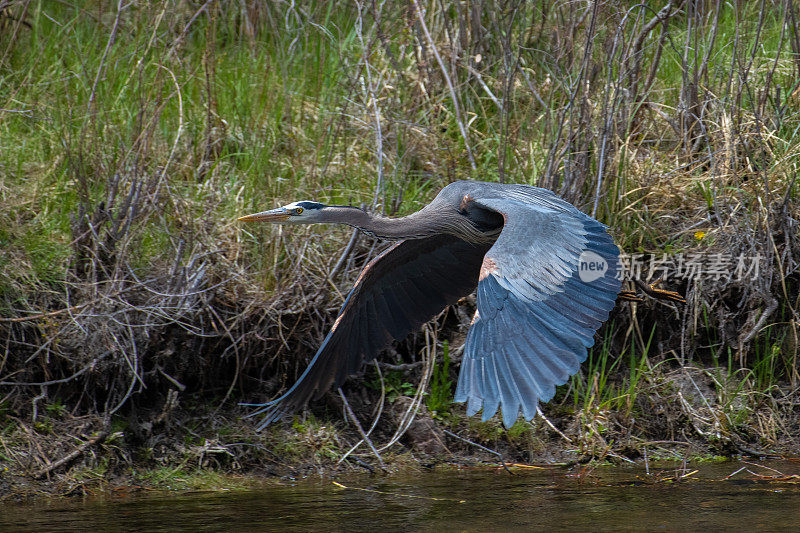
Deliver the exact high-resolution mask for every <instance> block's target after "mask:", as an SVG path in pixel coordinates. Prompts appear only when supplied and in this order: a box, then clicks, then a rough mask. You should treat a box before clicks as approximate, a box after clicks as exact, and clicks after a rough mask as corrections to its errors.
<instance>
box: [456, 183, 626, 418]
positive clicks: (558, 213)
mask: <svg viewBox="0 0 800 533" xmlns="http://www.w3.org/2000/svg"><path fill="white" fill-rule="evenodd" d="M537 191H539V190H537ZM537 194H545V193H541V192H537ZM554 198H555V197H554ZM551 200H552V199H551ZM474 201H475V202H477V203H478V204H479V205H481V206H482V207H484V208H486V209H493V210H495V211H497V212H499V213H502V214H503V215H504V217H505V219H506V225H505V226H504V228H503V231H502V232H501V234H500V237H499V238H498V240H497V242H496V243H495V245H494V246H493V247H492V248H491V249H490V250H489V251H488V252H487V254H486V260H485V261H484V267H485V269H486V272H485V273H484V274H483V276H482V279H481V281H480V282H479V283H478V290H477V296H478V315H477V318H476V320H475V321H474V323H473V325H472V327H471V328H470V331H469V333H468V335H467V342H466V346H465V348H464V357H463V361H462V372H461V374H460V375H459V381H458V387H457V390H456V397H455V401H456V402H465V401H466V402H467V413H468V414H470V415H471V414H475V413H477V412H478V410H479V409H481V408H482V410H483V413H482V415H483V416H482V418H483V419H484V420H488V419H489V418H491V417H492V416H493V415H494V414H495V413H496V412H497V410H498V408H499V409H500V411H501V414H502V418H503V424H504V425H505V426H506V427H510V426H511V425H513V424H514V422H515V421H516V419H517V417H518V415H519V413H520V410H521V411H522V415H523V416H524V417H525V418H526V419H531V418H533V417H534V416H535V415H536V412H537V410H538V403H539V402H540V401H547V400H550V399H551V398H552V397H553V395H554V394H555V387H556V386H558V385H562V384H564V383H565V382H566V381H567V380H568V379H569V376H571V375H572V374H574V373H576V372H577V371H578V369H579V366H580V363H582V362H583V361H585V360H586V355H587V349H588V348H590V347H591V346H592V345H593V344H594V334H595V332H596V331H597V329H598V328H599V327H600V325H601V324H602V323H603V322H604V321H605V320H606V318H608V314H609V312H610V311H611V309H612V308H613V307H614V304H615V300H616V296H617V294H618V293H619V289H620V281H619V279H617V278H618V276H617V270H618V257H619V249H618V248H617V247H616V245H615V244H614V242H613V240H612V239H611V237H610V235H608V233H607V232H606V230H605V226H604V225H602V224H600V223H599V222H597V221H596V220H594V219H592V218H590V217H588V216H587V215H585V214H583V213H581V212H580V211H578V210H577V209H575V208H574V207H572V206H570V205H569V204H566V203H565V202H563V201H561V200H557V199H556V200H553V204H552V205H549V206H548V208H545V209H543V208H542V206H541V205H539V204H536V203H527V204H526V203H525V202H522V201H514V202H511V204H513V205H510V203H509V202H508V201H507V200H506V199H498V198H489V199H484V198H481V197H479V196H477V195H476V197H475V200H474ZM526 242H528V243H533V244H530V245H529V246H527V247H526V246H525V245H524V243H526ZM583 252H592V253H594V254H596V255H598V256H600V257H601V258H602V259H603V260H604V261H605V262H606V265H607V269H606V271H605V272H604V273H603V274H602V275H600V276H599V277H597V278H596V279H586V280H584V279H582V277H581V271H580V268H581V265H580V262H579V259H580V257H581V254H582V253H583ZM584 274H585V273H584ZM584 277H586V276H584Z"/></svg>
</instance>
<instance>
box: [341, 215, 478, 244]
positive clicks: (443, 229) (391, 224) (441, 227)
mask: <svg viewBox="0 0 800 533" xmlns="http://www.w3.org/2000/svg"><path fill="white" fill-rule="evenodd" d="M329 209H331V210H332V211H331V212H330V218H331V222H336V223H340V224H347V225H348V226H352V227H354V228H358V229H359V230H361V231H362V232H364V233H366V234H368V235H371V236H373V237H378V238H380V239H387V240H394V241H398V240H405V239H424V238H425V237H431V236H433V235H441V234H450V235H454V236H456V237H459V238H462V239H464V240H467V241H471V242H484V241H486V240H487V235H485V234H483V233H482V232H480V231H478V230H477V229H476V228H475V227H474V226H472V224H470V223H469V221H468V220H467V219H466V218H465V217H462V216H460V215H458V213H457V212H453V213H452V214H450V213H448V212H447V211H446V210H437V211H436V212H435V213H431V212H426V209H425V208H423V209H421V210H419V211H417V212H416V213H412V214H410V215H408V216H405V217H399V218H388V217H383V216H380V215H373V214H370V213H367V212H365V211H362V210H361V209H357V208H352V207H332V208H329ZM434 214H435V215H436V216H433V215H434Z"/></svg>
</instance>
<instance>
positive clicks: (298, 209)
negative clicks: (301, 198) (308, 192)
mask: <svg viewBox="0 0 800 533" xmlns="http://www.w3.org/2000/svg"><path fill="white" fill-rule="evenodd" d="M294 212H295V213H297V214H298V215H299V214H300V213H302V212H303V208H302V207H296V208H295V210H294Z"/></svg>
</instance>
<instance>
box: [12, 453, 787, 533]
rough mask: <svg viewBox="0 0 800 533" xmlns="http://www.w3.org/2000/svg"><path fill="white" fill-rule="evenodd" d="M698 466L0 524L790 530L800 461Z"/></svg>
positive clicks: (324, 485)
mask: <svg viewBox="0 0 800 533" xmlns="http://www.w3.org/2000/svg"><path fill="white" fill-rule="evenodd" d="M757 465H761V466H757ZM742 467H745V468H746V469H748V470H749V472H748V471H747V470H742V471H740V472H738V473H735V472H737V470H739V469H740V468H742ZM765 467H771V468H774V469H775V471H773V470H769V469H768V468H765ZM697 469H698V472H697V473H695V474H692V475H690V476H688V477H686V478H684V479H683V480H682V481H678V482H676V481H675V476H676V475H677V476H680V475H681V474H686V473H688V472H690V471H691V470H693V468H689V469H687V470H682V469H679V468H674V467H668V468H663V467H662V468H657V469H655V468H651V469H650V474H649V475H648V474H647V473H646V472H645V470H644V468H640V467H633V468H627V467H600V468H596V469H590V468H586V467H583V468H577V469H572V470H566V469H562V468H558V467H548V468H547V469H542V470H530V469H520V470H515V471H514V475H510V474H509V473H507V472H505V471H502V470H500V471H495V470H491V469H478V470H458V471H436V472H430V473H424V474H419V475H414V476H388V477H368V476H351V477H348V478H343V479H339V482H340V483H342V484H344V485H346V486H347V487H348V488H340V487H338V486H336V485H335V483H334V482H332V481H330V480H324V481H302V482H300V483H298V484H295V485H286V486H275V487H269V488H264V489H258V490H253V491H246V492H227V493H193V494H180V495H172V494H167V495H164V494H159V495H157V496H153V495H149V496H142V497H138V496H137V497H126V498H104V499H100V500H98V499H90V500H85V501H64V500H58V501H47V502H42V503H39V504H35V505H14V504H6V505H5V506H4V507H3V508H0V531H3V532H5V531H36V532H42V531H78V530H80V531H108V530H110V531H282V532H289V531H359V532H367V533H372V532H374V533H378V532H382V531H509V530H513V531H526V530H548V531H551V530H565V529H567V530H576V531H598V530H601V531H620V530H623V531H641V530H648V531H652V530H663V531H687V530H688V531H698V530H702V529H706V530H709V531H719V530H743V529H746V530H755V531H783V530H800V477H797V476H798V474H800V462H792V461H781V462H766V463H765V462H761V463H757V464H756V463H723V464H716V465H708V466H699V467H697ZM734 473H735V474H734ZM731 474H734V475H732V476H731ZM729 476H730V477H729ZM726 478H727V479H726ZM359 489H367V490H359ZM462 500H463V503H462Z"/></svg>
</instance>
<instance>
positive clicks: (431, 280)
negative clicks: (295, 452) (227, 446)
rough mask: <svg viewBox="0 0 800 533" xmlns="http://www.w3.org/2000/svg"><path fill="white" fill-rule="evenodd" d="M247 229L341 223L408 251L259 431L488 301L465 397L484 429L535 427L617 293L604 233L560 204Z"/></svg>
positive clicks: (530, 194) (324, 210)
mask: <svg viewBox="0 0 800 533" xmlns="http://www.w3.org/2000/svg"><path fill="white" fill-rule="evenodd" d="M240 220H253V221H258V220H261V221H267V222H273V223H283V224H313V223H339V224H347V225H349V226H353V227H356V228H358V229H359V230H361V231H363V232H365V233H368V234H370V235H374V236H376V237H380V238H383V239H390V240H395V241H399V242H397V243H395V244H394V245H393V246H391V247H390V248H389V249H388V250H386V251H385V252H383V253H382V254H380V255H379V256H378V257H376V258H375V259H373V260H372V261H370V262H369V264H367V266H365V267H364V269H363V271H362V272H361V274H360V275H359V277H358V280H357V281H356V283H355V286H354V287H353V290H352V291H351V292H350V294H349V295H348V296H347V299H346V300H345V302H344V305H343V307H342V309H341V311H340V313H339V316H338V318H337V319H336V321H335V322H334V324H333V327H332V328H331V331H330V332H329V333H328V335H327V336H326V337H325V340H324V341H323V342H322V345H321V346H320V348H319V350H318V351H317V353H316V355H314V357H313V359H312V360H311V362H310V363H309V365H308V368H307V369H306V370H305V372H304V373H303V374H302V375H301V376H300V378H299V379H298V380H297V382H296V383H295V384H294V385H293V386H292V387H291V388H290V389H289V390H288V391H287V392H286V393H285V394H283V395H282V396H281V397H279V398H277V399H276V400H274V401H272V402H269V403H266V404H259V407H260V409H259V410H258V411H257V413H255V414H264V415H265V417H264V420H263V421H262V423H261V425H260V426H259V429H260V428H263V427H265V426H266V425H268V424H270V423H271V422H273V421H275V420H277V419H280V418H282V417H284V416H286V415H289V414H292V413H294V412H296V411H298V410H300V409H302V408H303V407H304V406H305V405H306V404H307V402H308V401H309V400H311V399H314V398H318V397H319V396H321V395H322V394H324V393H325V392H326V391H328V390H329V389H330V388H331V387H337V386H339V385H340V384H341V383H342V382H343V381H344V379H345V378H346V377H347V376H349V375H351V374H354V373H356V372H358V371H359V370H360V368H361V366H362V365H363V363H364V362H365V361H370V360H372V359H374V358H375V357H376V356H377V355H378V354H379V353H380V351H381V350H382V349H384V348H386V347H387V346H389V345H390V344H391V342H392V341H393V340H402V339H404V338H405V337H406V336H407V335H408V334H409V333H411V332H412V331H414V330H416V329H418V328H419V327H421V326H422V325H423V324H424V323H425V322H427V321H428V320H430V319H431V318H433V317H434V316H436V315H437V314H438V313H439V312H441V311H442V310H443V309H444V308H445V307H446V306H448V305H451V304H453V303H455V302H457V301H458V300H459V299H460V298H462V297H464V296H467V295H469V294H471V293H472V292H473V291H475V290H476V288H477V311H476V312H475V316H474V318H473V321H472V324H471V325H470V328H469V331H468V333H467V339H466V344H465V346H464V355H463V358H462V361H461V370H460V373H459V378H458V386H457V389H456V394H455V401H456V402H466V404H467V414H468V415H474V414H476V413H478V412H479V411H482V416H483V419H484V420H488V419H489V418H491V417H492V416H493V415H494V414H495V413H496V412H497V410H498V408H499V409H500V411H501V413H502V417H503V423H504V425H505V426H506V427H510V426H511V425H513V424H514V422H515V421H516V420H517V418H518V417H519V414H520V412H521V413H522V415H523V416H524V417H525V419H527V420H530V419H532V418H533V417H534V416H535V415H536V412H537V409H538V403H539V402H540V401H542V402H546V401H548V400H550V399H551V398H552V397H553V395H554V394H555V387H556V386H557V385H561V384H564V383H566V381H567V379H569V377H570V376H571V375H573V374H575V373H576V372H577V371H578V369H579V366H580V364H581V363H582V362H583V361H584V360H585V359H586V354H587V349H588V348H589V347H591V346H592V344H593V343H594V334H595V332H596V331H597V330H598V329H599V328H600V326H601V325H602V323H603V322H604V321H605V320H606V319H607V318H608V314H609V312H610V311H611V309H612V308H613V307H614V304H615V300H616V297H617V294H618V293H619V291H620V280H619V279H618V275H617V274H618V266H619V249H618V248H617V247H616V245H615V244H614V242H613V240H612V239H611V236H610V235H609V234H608V233H607V232H606V226H604V225H603V224H601V223H600V222H598V221H596V220H595V219H593V218H591V217H589V216H588V215H586V214H584V213H582V212H581V211H579V210H578V209H576V208H575V207H574V206H572V205H571V204H569V203H568V202H566V201H564V200H563V199H561V198H559V197H558V196H556V195H555V194H554V193H552V192H551V191H549V190H546V189H541V188H538V187H532V186H529V185H510V184H498V183H488V182H478V181H458V182H454V183H451V184H450V185H447V186H446V187H444V188H443V189H442V190H441V191H440V192H439V194H438V195H437V196H436V198H434V200H433V201H432V202H431V203H430V204H428V205H426V206H425V207H423V208H422V209H421V210H419V211H417V212H416V213H413V214H411V215H409V216H406V217H401V218H385V217H380V216H375V215H371V214H369V213H366V212H364V211H362V210H361V209H358V208H355V207H347V206H326V205H323V204H320V203H317V202H295V203H292V204H289V205H286V206H284V207H281V208H278V209H273V210H270V211H264V212H262V213H256V214H253V215H247V216H244V217H241V219H240Z"/></svg>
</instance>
